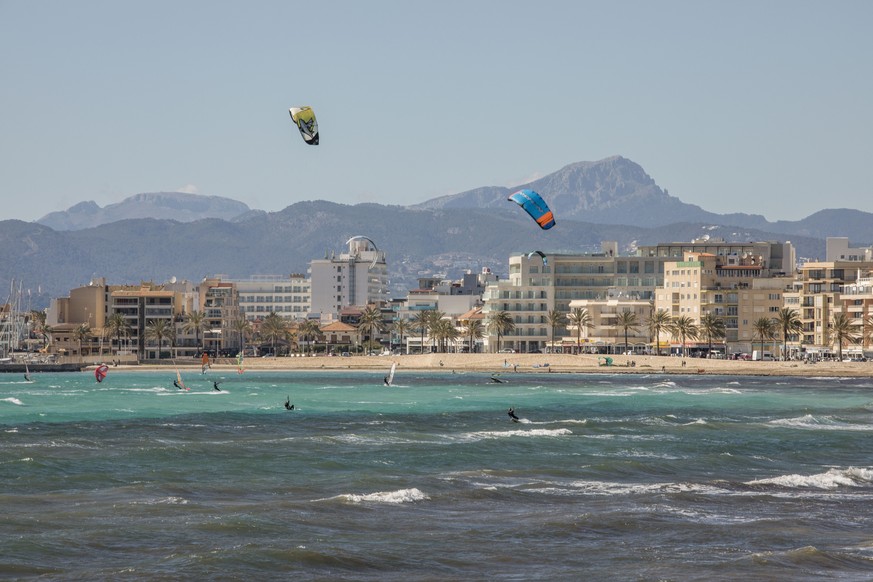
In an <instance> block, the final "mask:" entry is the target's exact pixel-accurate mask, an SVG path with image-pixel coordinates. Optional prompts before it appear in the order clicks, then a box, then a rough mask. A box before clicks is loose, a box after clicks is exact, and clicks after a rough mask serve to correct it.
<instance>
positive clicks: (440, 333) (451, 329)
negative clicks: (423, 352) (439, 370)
mask: <svg viewBox="0 0 873 582" xmlns="http://www.w3.org/2000/svg"><path fill="white" fill-rule="evenodd" d="M431 337H433V338H434V341H436V342H438V346H437V351H441V352H447V351H448V343H449V342H454V341H455V340H456V339H457V338H458V330H457V328H456V327H455V325H454V324H453V323H452V321H451V320H449V319H442V318H440V319H438V320H437V321H435V322H433V323H432V325H431Z"/></svg>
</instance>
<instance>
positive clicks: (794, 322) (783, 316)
mask: <svg viewBox="0 0 873 582" xmlns="http://www.w3.org/2000/svg"><path fill="white" fill-rule="evenodd" d="M776 323H777V325H778V326H779V328H780V329H781V330H782V359H783V360H787V359H788V336H791V335H794V334H796V333H800V331H801V330H803V323H802V322H801V321H800V315H799V314H798V313H797V311H795V310H794V309H791V308H790V307H783V308H782V309H780V310H779V313H778V314H777V315H776Z"/></svg>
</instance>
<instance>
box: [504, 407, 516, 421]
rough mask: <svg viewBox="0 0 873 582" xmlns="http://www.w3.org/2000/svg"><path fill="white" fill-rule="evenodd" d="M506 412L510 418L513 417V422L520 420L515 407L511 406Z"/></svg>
mask: <svg viewBox="0 0 873 582" xmlns="http://www.w3.org/2000/svg"><path fill="white" fill-rule="evenodd" d="M506 414H508V415H509V418H511V419H512V422H518V417H517V416H516V415H515V409H514V408H510V409H509V412H507V413H506Z"/></svg>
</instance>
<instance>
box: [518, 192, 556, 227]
mask: <svg viewBox="0 0 873 582" xmlns="http://www.w3.org/2000/svg"><path fill="white" fill-rule="evenodd" d="M507 200H511V201H512V202H515V203H516V204H518V205H519V206H521V207H522V208H524V211H525V212H527V213H528V214H529V215H530V217H531V218H533V219H534V220H536V221H537V224H538V225H540V228H542V229H543V230H546V229H549V228H552V227H553V226H555V218H554V216H553V215H552V211H551V209H549V205H548V204H546V201H545V200H543V199H542V197H541V196H540V195H539V194H537V193H536V192H534V191H533V190H519V191H518V192H516V193H514V194H512V195H511V196H510V197H509V198H507Z"/></svg>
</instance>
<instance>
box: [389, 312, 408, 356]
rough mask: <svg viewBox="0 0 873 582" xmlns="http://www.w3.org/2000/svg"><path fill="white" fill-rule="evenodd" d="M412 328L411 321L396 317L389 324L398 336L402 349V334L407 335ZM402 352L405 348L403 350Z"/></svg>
mask: <svg viewBox="0 0 873 582" xmlns="http://www.w3.org/2000/svg"><path fill="white" fill-rule="evenodd" d="M411 330H412V323H411V322H410V321H409V320H407V319H398V320H397V321H395V322H394V323H392V324H391V331H392V332H393V333H396V334H397V335H398V336H399V337H400V342H399V343H400V346H401V349H403V345H404V344H403V336H405V335H407V334H408V333H409V332H410V331H411ZM403 351H404V352H405V351H406V350H403Z"/></svg>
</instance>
